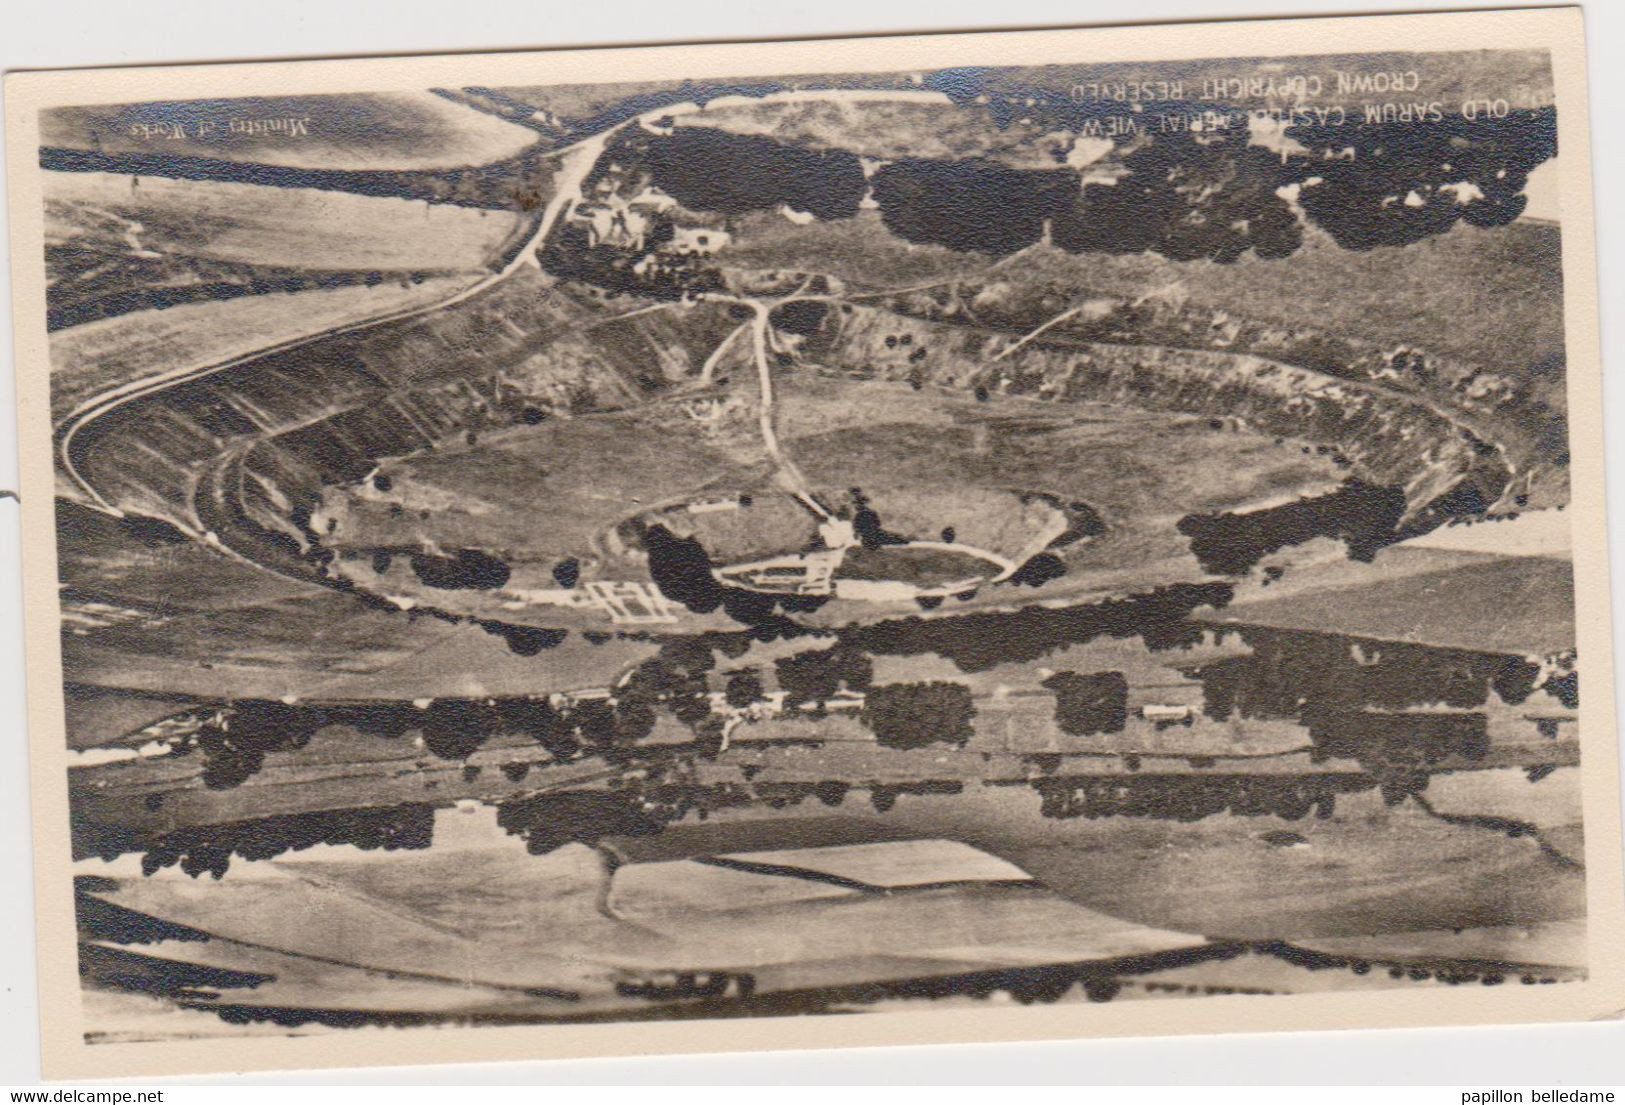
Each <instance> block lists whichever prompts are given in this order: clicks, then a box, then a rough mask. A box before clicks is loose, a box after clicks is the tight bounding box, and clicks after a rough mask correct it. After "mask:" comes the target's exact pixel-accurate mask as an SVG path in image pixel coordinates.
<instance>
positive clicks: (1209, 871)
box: [6, 8, 1625, 1077]
mask: <svg viewBox="0 0 1625 1105" xmlns="http://www.w3.org/2000/svg"><path fill="white" fill-rule="evenodd" d="M6 93H7V95H6V99H7V110H8V112H9V116H8V149H7V156H8V164H9V190H10V194H11V197H12V198H11V204H12V206H11V225H12V227H13V253H12V264H13V271H14V273H15V283H16V287H17V295H16V300H15V305H14V309H15V317H16V321H17V327H16V329H17V333H18V358H19V359H18V377H19V381H20V383H19V389H20V392H19V410H20V419H21V422H20V427H19V433H20V440H21V443H22V461H23V465H22V470H23V480H24V484H23V488H22V493H21V494H22V501H23V508H24V512H25V514H24V521H25V545H26V548H25V565H24V566H25V578H26V585H27V595H28V610H27V613H28V619H29V620H28V663H29V711H30V729H31V740H32V741H33V748H32V765H33V778H32V788H33V795H34V818H35V826H36V853H37V854H36V859H35V870H36V877H37V897H38V902H39V910H40V937H39V938H40V945H41V949H40V954H41V986H42V991H43V1011H42V1017H43V1026H44V1035H45V1048H46V1056H45V1060H46V1073H47V1075H48V1076H50V1077H97V1076H101V1077H110V1076H114V1075H172V1074H181V1073H186V1072H195V1071H217V1070H222V1069H272V1068H306V1067H324V1066H353V1065H358V1064H359V1065H376V1064H392V1063H401V1062H412V1063H442V1062H455V1061H459V1060H463V1061H467V1060H496V1059H520V1058H524V1059H535V1058H547V1057H555V1056H613V1055H627V1054H648V1053H658V1052H683V1051H688V1052H693V1051H728V1050H744V1049H763V1048H804V1047H818V1048H823V1047H840V1046H850V1045H858V1044H865V1045H871V1044H880V1043H917V1042H933V1043H954V1042H966V1041H995V1040H1018V1039H1039V1038H1068V1037H1071V1038H1076V1037H1088V1036H1123V1035H1146V1034H1176V1033H1177V1034H1184V1033H1204V1034H1212V1033H1222V1032H1235V1031H1284V1030H1293V1029H1308V1028H1334V1027H1335V1028H1358V1027H1403V1026H1413V1025H1437V1024H1456V1025H1464V1024H1502V1023H1520V1022H1536V1021H1557V1020H1581V1019H1589V1018H1601V1017H1610V1016H1613V1015H1615V1014H1616V1012H1617V1011H1618V1010H1620V1009H1621V1008H1625V962H1622V960H1621V958H1620V956H1619V948H1620V947H1621V937H1622V936H1625V917H1622V894H1621V885H1622V879H1621V862H1620V845H1619V839H1620V820H1619V801H1618V790H1617V788H1618V781H1619V779H1618V746H1617V734H1616V730H1615V726H1614V720H1613V718H1614V708H1613V689H1612V682H1611V670H1612V667H1611V658H1610V647H1609V632H1610V619H1609V609H1608V589H1607V564H1606V555H1605V554H1606V548H1605V526H1604V505H1603V504H1604V500H1603V494H1602V491H1603V488H1602V422H1601V407H1600V403H1599V396H1600V392H1601V365H1600V363H1599V356H1598V337H1597V295H1596V285H1595V262H1594V254H1593V251H1594V244H1593V232H1592V218H1591V189H1590V178H1589V151H1588V146H1587V143H1588V121H1587V106H1586V95H1585V69H1584V44H1583V38H1582V28H1581V19H1580V15H1579V12H1578V9H1572V8H1555V9H1554V8H1547V9H1540V10H1510V11H1498V12H1479V13H1456V14H1434V15H1400V16H1380V17H1359V18H1337V19H1310V20H1293V21H1275V22H1270V21H1264V22H1259V21H1244V22H1230V23H1217V24H1207V25H1204V24H1189V25H1161V26H1155V27H1113V28H1107V29H1079V30H1044V31H1014V32H1008V33H997V34H936V35H932V34H922V35H917V36H910V37H880V38H862V39H850V40H826V41H816V42H812V41H807V42H781V43H759V42H757V43H736V44H718V45H699V46H693V45H689V46H681V47H640V48H628V49H598V50H582V51H553V52H531V53H507V54H484V55H453V56H443V57H415V58H398V59H369V60H353V59H352V60H343V59H333V60H309V61H287V62H274V63H255V64H232V65H202V66H187V67H176V68H126V69H106V70H81V71H57V72H49V71H40V72H25V73H19V74H15V75H13V76H11V77H10V78H8V81H7V85H6ZM1582 671H1583V673H1584V694H1583V695H1582V694H1581V681H1582V680H1581V673H1582Z"/></svg>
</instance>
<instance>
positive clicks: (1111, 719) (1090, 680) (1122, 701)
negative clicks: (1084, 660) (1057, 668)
mask: <svg viewBox="0 0 1625 1105" xmlns="http://www.w3.org/2000/svg"><path fill="white" fill-rule="evenodd" d="M1043 686H1044V687H1045V688H1046V689H1048V690H1051V691H1054V692H1055V724H1056V725H1058V726H1060V728H1061V732H1063V733H1067V734H1069V735H1071V736H1074V737H1087V736H1089V735H1090V734H1092V733H1121V732H1122V731H1123V727H1124V726H1125V725H1126V724H1127V723H1128V680H1127V679H1125V678H1124V677H1123V673H1122V672H1120V671H1097V672H1092V673H1090V674H1088V675H1079V674H1078V673H1077V672H1075V671H1061V672H1056V673H1055V674H1054V675H1052V676H1050V677H1049V678H1048V679H1046V680H1044V683H1043Z"/></svg>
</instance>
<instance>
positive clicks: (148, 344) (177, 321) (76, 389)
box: [51, 276, 475, 417]
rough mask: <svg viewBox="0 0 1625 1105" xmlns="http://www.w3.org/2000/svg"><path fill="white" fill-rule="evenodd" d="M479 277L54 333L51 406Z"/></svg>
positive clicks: (421, 299)
mask: <svg viewBox="0 0 1625 1105" xmlns="http://www.w3.org/2000/svg"><path fill="white" fill-rule="evenodd" d="M474 280H475V277H473V276H465V277H437V278H432V279H429V280H425V281H423V282H422V283H418V284H414V283H412V282H411V281H405V282H404V283H394V282H391V283H384V284H379V285H377V286H376V287H370V288H369V287H349V288H329V289H322V290H317V291H306V292H277V293H272V294H269V295H261V296H245V297H243V298H240V299H229V300H220V301H216V302H210V303H187V304H183V305H181V306H178V307H171V308H169V309H167V310H151V311H138V312H135V313H133V314H127V315H120V316H118V317H117V318H109V319H101V320H99V321H97V322H90V323H86V324H85V325H83V326H75V327H73V328H72V329H69V330H60V331H57V332H56V333H54V334H52V335H51V409H52V412H53V414H55V415H56V416H58V417H60V416H61V415H64V414H66V413H67V412H68V411H70V410H72V409H73V407H74V406H76V405H77V404H79V403H80V402H82V401H84V400H85V399H88V398H90V397H91V396H93V395H96V394H97V393H99V392H102V391H105V390H108V389H110V388H114V387H118V386H119V385H120V384H126V383H129V382H131V381H135V380H141V379H145V378H146V377H148V376H155V375H157V374H159V373H162V372H169V371H172V370H174V369H179V368H184V367H186V366H189V365H191V366H197V367H199V368H201V367H204V366H206V365H210V364H214V363H215V362H218V361H224V360H228V359H230V358H232V357H240V356H247V355H248V354H251V353H254V352H255V351H257V350H260V349H264V348H265V347H266V346H269V345H275V344H278V343H280V342H285V341H290V340H292V339H294V338H298V337H302V336H304V335H307V334H314V333H317V332H319V331H322V330H325V329H329V328H332V327H337V326H343V325H345V324H347V323H352V322H358V321H362V320H364V319H368V318H372V317H373V316H375V315H382V314H387V313H389V312H391V311H397V310H401V309H404V308H409V307H416V306H427V305H428V304H431V303H434V302H436V301H437V300H441V299H447V298H449V297H451V296H452V295H455V294H456V293H457V291H458V290H459V289H461V288H464V287H467V286H468V285H469V284H471V283H473V282H474Z"/></svg>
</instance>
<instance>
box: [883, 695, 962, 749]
mask: <svg viewBox="0 0 1625 1105" xmlns="http://www.w3.org/2000/svg"><path fill="white" fill-rule="evenodd" d="M975 716H976V704H975V702H974V701H973V700H972V699H971V693H970V688H969V687H967V686H965V684H963V683H946V682H932V683H888V684H886V685H884V686H880V687H874V688H872V689H871V690H870V691H869V693H868V695H867V697H866V698H865V700H864V704H863V715H862V720H863V724H864V725H866V726H868V727H869V728H870V729H871V730H872V731H873V732H874V734H875V738H876V739H877V740H879V742H880V743H881V744H883V745H885V746H886V747H888V748H922V747H924V746H925V745H928V744H932V743H942V744H957V745H963V744H964V743H965V742H967V741H969V740H970V739H971V737H973V736H974V735H975V732H976V731H975V729H973V728H972V726H971V721H972V719H973V718H975Z"/></svg>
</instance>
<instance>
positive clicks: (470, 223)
mask: <svg viewBox="0 0 1625 1105" xmlns="http://www.w3.org/2000/svg"><path fill="white" fill-rule="evenodd" d="M42 176H43V178H44V181H45V203H46V216H47V219H46V227H45V238H46V243H47V245H55V246H69V247H73V248H77V249H87V250H94V251H96V252H98V253H104V254H110V255H113V256H120V255H132V254H133V255H138V256H141V257H150V256H151V255H153V254H157V255H161V256H173V257H196V258H203V259H208V260H214V261H227V262H235V263H239V264H249V265H266V266H274V267H287V268H302V269H310V270H316V271H320V270H360V271H374V270H376V271H382V272H391V271H397V270H408V271H419V270H432V271H448V270H466V271H473V270H478V269H483V268H484V267H485V266H486V265H487V264H488V263H489V262H490V261H491V259H492V257H493V255H494V254H495V253H496V252H497V251H498V250H499V249H500V247H501V246H502V244H503V243H504V241H505V240H506V239H507V238H508V237H509V236H510V235H511V234H513V233H514V231H515V229H516V227H517V226H518V222H519V220H518V218H517V217H516V216H515V215H514V214H511V213H507V212H501V211H488V210H485V209H482V208H470V207H457V206H454V205H451V204H431V203H417V202H413V201H411V200H405V199H395V198H391V197H387V196H362V195H357V194H355V193H351V192H333V191H324V190H320V189H315V188H283V187H275V186H271V185H254V184H236V183H230V182H225V181H195V180H171V179H166V178H164V177H147V178H145V179H142V180H141V181H140V182H139V184H138V185H132V181H131V178H130V177H127V176H119V175H114V174H112V173H66V172H46V173H43V174H42Z"/></svg>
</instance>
